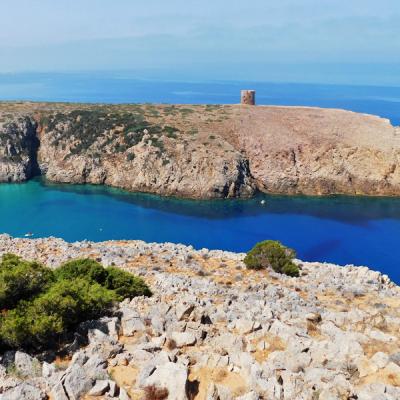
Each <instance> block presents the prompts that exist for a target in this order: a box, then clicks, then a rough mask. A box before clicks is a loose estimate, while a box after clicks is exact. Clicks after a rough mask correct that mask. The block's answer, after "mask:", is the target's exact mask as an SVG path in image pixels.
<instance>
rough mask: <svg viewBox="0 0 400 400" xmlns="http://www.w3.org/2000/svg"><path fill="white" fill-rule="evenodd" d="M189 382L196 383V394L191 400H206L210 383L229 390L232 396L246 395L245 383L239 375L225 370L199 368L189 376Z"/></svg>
mask: <svg viewBox="0 0 400 400" xmlns="http://www.w3.org/2000/svg"><path fill="white" fill-rule="evenodd" d="M189 380H190V381H191V382H194V381H198V382H200V385H199V387H198V393H197V395H196V396H195V397H194V399H193V400H206V398H207V390H208V387H209V386H210V384H211V383H218V384H220V385H222V386H225V387H227V388H229V389H230V391H231V393H232V396H233V397H237V396H241V395H243V394H245V393H246V391H247V383H246V382H245V380H244V379H243V377H242V376H241V375H239V374H238V373H235V372H231V371H228V370H227V369H226V368H207V367H204V368H200V369H198V370H193V371H191V372H190V374H189Z"/></svg>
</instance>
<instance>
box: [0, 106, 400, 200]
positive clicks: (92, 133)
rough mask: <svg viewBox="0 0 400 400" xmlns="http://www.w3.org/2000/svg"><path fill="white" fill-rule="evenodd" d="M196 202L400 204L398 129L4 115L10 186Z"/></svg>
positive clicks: (167, 117)
mask: <svg viewBox="0 0 400 400" xmlns="http://www.w3.org/2000/svg"><path fill="white" fill-rule="evenodd" d="M36 175H42V176H44V177H45V178H46V179H47V180H49V181H53V182H59V183H92V184H104V185H110V186H114V187H118V188H122V189H127V190H130V191H140V192H149V193H156V194H160V195H171V196H179V197H187V198H204V199H207V198H231V197H250V196H252V195H253V194H254V193H255V192H256V191H262V192H267V193H280V194H307V195H328V194H349V195H374V196H398V195H400V127H394V126H392V125H391V123H390V122H389V120H387V119H383V118H380V117H377V116H372V115H366V114H358V113H354V112H350V111H344V110H337V109H321V108H306V107H273V106H257V107H256V106H245V105H155V104H125V105H105V104H96V105H94V104H65V103H33V102H19V103H16V102H13V103H10V102H5V103H1V104H0V182H22V181H25V180H28V179H30V178H32V177H34V176H36Z"/></svg>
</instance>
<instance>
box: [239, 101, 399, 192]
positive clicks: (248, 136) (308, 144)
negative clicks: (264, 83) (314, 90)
mask: <svg viewBox="0 0 400 400" xmlns="http://www.w3.org/2000/svg"><path fill="white" fill-rule="evenodd" d="M238 115H240V121H241V122H240V123H238V125H237V127H236V129H235V132H236V136H237V141H238V144H237V146H238V148H240V149H243V150H244V151H245V154H246V155H247V157H248V159H249V162H250V170H251V173H252V176H253V177H254V178H255V180H256V181H257V187H258V188H259V189H260V190H261V191H263V192H268V193H283V194H307V195H328V194H332V193H341V194H363V195H399V193H400V129H399V128H395V127H393V126H392V125H391V124H390V122H389V121H388V120H386V119H383V118H379V117H375V116H371V115H365V114H357V113H353V112H349V111H344V110H330V109H319V108H300V107H257V108H256V109H253V108H252V107H248V108H245V109H244V110H240V111H238ZM237 119H238V118H237ZM246 121H252V123H250V122H247V123H246Z"/></svg>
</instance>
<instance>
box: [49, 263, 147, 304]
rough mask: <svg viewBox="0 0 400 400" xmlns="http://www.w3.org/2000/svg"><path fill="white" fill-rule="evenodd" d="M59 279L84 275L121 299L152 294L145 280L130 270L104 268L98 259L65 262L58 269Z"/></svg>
mask: <svg viewBox="0 0 400 400" xmlns="http://www.w3.org/2000/svg"><path fill="white" fill-rule="evenodd" d="M56 276H57V278H58V279H67V280H68V279H74V278H78V277H84V278H85V279H90V280H92V281H94V282H96V283H98V284H100V285H102V286H104V287H105V288H106V289H109V290H112V291H113V292H114V293H115V294H116V296H117V299H118V300H119V301H121V300H123V299H125V298H128V297H129V298H132V297H136V296H151V291H150V289H149V288H148V286H147V285H146V283H145V282H144V281H143V279H141V278H138V277H136V276H134V275H132V274H130V273H128V272H125V271H123V270H121V269H118V268H115V267H108V268H104V267H103V266H102V265H101V264H99V263H98V262H97V261H94V260H91V259H78V260H74V261H70V262H67V263H65V264H63V265H62V266H61V267H60V268H59V269H58V270H56Z"/></svg>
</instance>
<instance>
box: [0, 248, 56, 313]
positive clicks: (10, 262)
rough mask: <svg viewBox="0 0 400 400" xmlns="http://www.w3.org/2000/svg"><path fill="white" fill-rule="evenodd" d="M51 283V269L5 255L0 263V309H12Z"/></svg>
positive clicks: (52, 276)
mask: <svg viewBox="0 0 400 400" xmlns="http://www.w3.org/2000/svg"><path fill="white" fill-rule="evenodd" d="M53 281H54V274H53V271H52V270H51V269H49V268H47V267H44V266H43V265H41V264H39V263H37V262H30V261H24V260H22V259H21V258H20V257H18V256H16V255H14V254H5V255H4V256H3V258H2V261H1V263H0V309H8V308H13V307H15V306H16V305H17V303H18V302H19V301H21V300H29V299H30V298H32V297H33V296H35V295H37V294H39V293H41V292H42V291H44V290H45V289H46V288H47V287H48V286H49V284H51V283H52V282H53Z"/></svg>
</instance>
